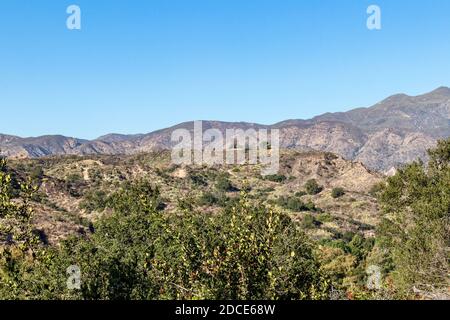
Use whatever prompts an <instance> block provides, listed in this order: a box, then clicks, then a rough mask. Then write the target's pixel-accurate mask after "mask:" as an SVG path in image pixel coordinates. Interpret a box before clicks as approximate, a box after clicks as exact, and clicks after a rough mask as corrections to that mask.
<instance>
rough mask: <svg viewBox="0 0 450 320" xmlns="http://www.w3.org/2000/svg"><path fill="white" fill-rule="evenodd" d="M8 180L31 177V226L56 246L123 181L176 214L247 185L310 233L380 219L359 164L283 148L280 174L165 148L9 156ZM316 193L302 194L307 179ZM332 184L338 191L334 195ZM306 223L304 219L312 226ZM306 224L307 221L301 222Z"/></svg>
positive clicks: (212, 208) (369, 226) (367, 229)
mask: <svg viewBox="0 0 450 320" xmlns="http://www.w3.org/2000/svg"><path fill="white" fill-rule="evenodd" d="M9 164H10V166H11V168H12V170H13V171H14V177H16V178H17V179H20V180H24V179H25V177H32V179H33V181H34V183H36V184H38V185H39V186H40V187H39V192H38V194H37V195H36V197H35V199H34V202H33V206H34V208H35V211H36V221H35V224H36V227H37V228H38V229H39V230H41V231H42V234H45V238H46V241H48V242H50V243H54V244H55V243H58V242H59V241H60V240H61V239H63V238H65V237H67V236H68V235H70V234H77V233H83V232H89V225H90V223H92V222H95V221H96V220H97V219H98V218H100V217H102V216H103V215H105V214H108V212H109V210H108V208H106V206H107V202H108V201H109V200H108V199H109V198H110V196H111V195H112V194H114V192H116V191H117V190H119V189H120V188H122V187H124V188H126V187H127V186H128V185H127V183H137V182H139V181H142V180H145V181H151V182H152V184H154V185H155V186H158V187H159V188H160V191H161V195H162V196H163V197H162V201H163V207H164V211H165V212H167V213H173V214H177V213H179V210H180V206H182V204H183V203H184V202H189V203H191V205H192V206H193V207H194V208H195V209H196V210H198V211H200V212H217V211H218V210H221V209H222V208H223V207H224V206H226V205H228V204H230V203H233V199H236V198H238V197H239V195H240V191H242V190H247V192H248V196H249V198H250V199H252V201H255V202H256V203H266V204H270V205H272V206H274V207H277V208H278V209H280V210H282V211H285V212H287V213H289V214H290V215H291V216H292V217H293V218H294V219H295V220H297V221H298V222H300V223H303V221H304V219H310V220H311V221H312V222H314V223H313V225H308V226H307V227H306V229H307V230H308V233H309V234H310V235H311V236H313V237H314V238H320V239H321V238H333V237H339V236H340V235H342V234H344V233H345V232H354V233H360V234H363V235H365V236H369V237H370V236H371V234H373V232H374V228H375V226H376V224H377V222H378V219H379V214H378V209H377V203H376V200H375V198H374V197H372V196H371V192H370V191H371V189H372V188H373V187H374V186H376V185H377V183H379V182H380V181H382V176H381V175H379V174H377V173H375V172H372V171H370V170H367V169H366V168H365V167H364V166H363V165H362V164H360V163H356V162H350V161H348V160H344V159H343V158H342V157H339V156H335V155H333V154H331V153H324V152H299V151H294V150H286V151H283V152H282V153H281V159H280V172H279V174H278V175H275V176H269V177H262V176H261V175H260V169H261V168H259V167H258V166H257V165H256V166H255V165H241V166H211V167H204V166H177V165H173V164H172V163H171V161H170V152H168V151H161V152H152V153H143V154H138V155H128V156H108V155H93V156H83V157H81V156H63V157H48V158H37V159H25V160H11V161H9ZM312 179H313V180H314V181H316V182H317V184H318V186H319V188H318V190H317V192H314V193H308V192H307V190H306V189H305V185H306V183H307V182H308V181H309V180H312ZM335 188H342V191H343V192H344V193H343V194H341V195H339V197H338V198H336V197H333V196H332V191H333V189H335ZM311 221H310V223H311ZM305 223H306V222H305Z"/></svg>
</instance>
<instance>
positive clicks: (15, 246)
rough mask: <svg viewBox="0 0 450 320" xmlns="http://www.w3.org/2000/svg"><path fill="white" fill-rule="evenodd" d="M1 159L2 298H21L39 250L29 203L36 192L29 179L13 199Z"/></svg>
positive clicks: (0, 285)
mask: <svg viewBox="0 0 450 320" xmlns="http://www.w3.org/2000/svg"><path fill="white" fill-rule="evenodd" d="M6 165H7V163H6V160H5V159H0V239H2V242H0V298H19V297H21V295H22V292H23V291H26V290H27V287H28V282H27V277H28V276H29V275H30V271H29V270H28V266H29V261H33V259H35V257H36V256H37V255H38V254H39V236H38V234H37V233H36V232H35V230H34V229H33V226H32V223H31V222H32V218H33V210H32V209H31V207H30V205H29V203H30V201H31V199H32V197H33V194H34V193H35V192H36V188H35V187H33V186H31V183H30V181H28V183H23V184H21V185H20V196H21V198H20V200H18V201H13V200H12V195H13V194H12V179H11V175H10V174H7V173H6V172H7V167H6Z"/></svg>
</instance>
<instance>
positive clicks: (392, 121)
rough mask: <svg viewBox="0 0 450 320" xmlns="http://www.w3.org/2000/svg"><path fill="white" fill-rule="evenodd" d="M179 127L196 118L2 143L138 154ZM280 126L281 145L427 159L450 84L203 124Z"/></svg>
mask: <svg viewBox="0 0 450 320" xmlns="http://www.w3.org/2000/svg"><path fill="white" fill-rule="evenodd" d="M177 128H187V129H190V130H192V128H193V123H192V122H186V123H182V124H179V125H177V126H174V127H171V128H167V129H163V130H159V131H155V132H152V133H148V134H141V135H118V134H109V135H106V136H103V137H100V138H98V139H96V140H93V141H87V140H80V139H75V138H68V137H62V136H44V137H39V138H19V137H14V136H8V135H0V149H1V150H2V153H3V154H4V155H6V156H9V157H11V158H25V157H32V158H35V157H42V156H48V155H64V154H75V155H93V154H136V153H140V152H148V151H152V150H158V149H169V148H171V146H172V143H171V141H170V137H171V133H172V132H173V130H175V129H177ZM208 128H217V129H219V130H222V131H225V129H227V128H230V129H231V128H235V129H237V128H241V129H248V128H255V129H258V128H269V129H270V128H277V129H280V138H281V147H282V148H287V149H298V150H302V151H305V150H318V151H326V152H333V153H336V154H339V155H341V156H342V157H344V158H346V159H349V160H356V161H360V162H362V163H364V164H365V165H366V166H367V167H369V168H371V169H375V170H381V171H387V170H389V169H391V168H392V167H397V166H399V165H401V164H404V163H407V162H410V161H413V160H415V159H417V158H422V159H425V151H426V149H428V148H430V147H432V146H433V145H434V144H435V143H436V140H437V139H440V138H445V137H449V136H450V89H449V88H445V87H442V88H439V89H437V90H434V91H432V92H430V93H427V94H424V95H420V96H414V97H413V96H408V95H405V94H398V95H394V96H392V97H389V98H387V99H385V100H383V101H381V102H380V103H377V104H376V105H374V106H372V107H370V108H360V109H355V110H351V111H348V112H342V113H328V114H324V115H321V116H318V117H315V118H313V119H310V120H288V121H284V122H280V123H277V124H274V125H271V126H265V125H259V124H252V123H226V122H218V121H205V122H204V123H203V129H204V130H206V129H208Z"/></svg>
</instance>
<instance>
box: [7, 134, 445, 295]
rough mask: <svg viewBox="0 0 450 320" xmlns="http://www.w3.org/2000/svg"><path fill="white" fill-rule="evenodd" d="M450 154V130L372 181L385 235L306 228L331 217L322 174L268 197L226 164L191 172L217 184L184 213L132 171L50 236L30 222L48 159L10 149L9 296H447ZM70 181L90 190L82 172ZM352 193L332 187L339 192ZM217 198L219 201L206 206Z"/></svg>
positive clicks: (87, 195)
mask: <svg viewBox="0 0 450 320" xmlns="http://www.w3.org/2000/svg"><path fill="white" fill-rule="evenodd" d="M449 163H450V140H447V141H442V142H440V143H439V145H438V146H437V148H436V149H434V150H431V151H430V161H429V163H428V164H424V163H421V162H416V163H412V164H410V165H408V166H405V167H404V168H402V169H400V170H399V172H398V173H397V174H396V175H395V176H394V177H391V178H388V179H387V181H386V183H383V184H378V185H377V186H376V188H374V189H373V195H374V196H377V197H379V203H380V206H381V209H382V213H383V220H382V222H381V223H380V224H379V226H378V229H377V233H376V237H365V236H364V235H363V234H362V233H358V232H350V231H349V232H343V233H339V232H335V233H334V234H333V236H332V237H331V238H328V239H312V238H311V237H310V236H308V235H307V234H306V233H305V232H306V231H307V230H309V229H314V228H317V227H318V226H320V225H322V224H325V223H332V222H333V217H332V216H331V215H329V214H328V213H326V212H323V211H322V210H320V209H319V208H317V207H316V206H315V204H314V203H313V202H310V201H309V200H308V202H305V201H303V200H302V199H301V198H302V197H303V196H307V195H306V194H308V195H311V196H314V195H316V194H318V193H320V192H322V190H323V187H322V186H320V185H319V184H318V182H317V181H315V180H310V181H308V182H307V183H306V185H304V188H305V191H306V192H303V191H302V192H297V193H296V194H295V195H291V196H280V197H278V198H276V199H275V200H272V201H260V199H252V198H251V197H250V196H249V194H248V192H247V188H241V189H242V190H241V191H240V190H239V189H237V188H236V187H235V186H234V185H233V183H232V182H231V181H230V179H229V177H228V176H227V175H223V174H216V173H207V174H199V173H195V174H194V173H193V174H191V175H190V176H189V177H188V179H189V180H190V183H192V185H193V186H194V187H195V188H199V189H205V187H206V186H208V185H211V188H210V189H208V190H206V189H205V191H203V192H202V193H201V196H200V197H196V196H193V195H192V194H187V195H183V196H181V195H180V197H179V199H178V203H177V205H176V213H173V212H171V213H170V214H169V213H168V212H166V210H165V207H166V204H165V201H164V199H163V197H162V196H161V192H160V189H159V188H158V187H157V185H156V184H155V183H151V182H149V181H148V180H146V179H141V180H135V181H134V182H130V181H124V182H122V183H120V184H119V185H118V186H117V187H116V188H114V189H113V190H112V191H111V192H105V191H104V190H96V189H93V190H87V191H85V192H84V193H83V198H82V201H81V203H80V207H82V208H83V209H84V210H85V211H86V212H88V213H89V212H93V211H97V212H104V213H103V215H102V216H101V218H100V219H98V220H96V221H94V222H93V223H89V224H88V228H87V229H86V231H85V232H83V233H80V234H78V235H73V236H71V237H69V238H67V239H65V240H63V241H61V242H60V243H59V244H58V245H53V246H51V245H48V244H46V242H45V241H44V238H45V235H43V234H42V232H40V231H39V230H36V229H35V227H34V226H33V223H32V222H33V209H32V206H31V202H32V201H34V200H33V199H35V194H36V193H37V185H38V184H39V183H41V182H42V180H43V179H44V173H43V171H42V169H41V168H40V167H33V168H31V169H30V172H31V173H32V174H31V175H30V179H26V177H16V176H15V173H14V172H13V171H11V170H10V169H9V168H8V166H7V163H6V161H5V160H1V162H0V237H1V238H0V298H1V299H18V298H20V299H330V298H336V299H347V298H351V299H375V298H376V299H378V298H418V297H426V298H436V297H442V296H443V295H445V294H446V291H445V290H446V289H447V290H448V287H449V279H448V273H449V269H448V267H449V234H450V230H449V209H450V187H449V186H450V165H449ZM96 176H98V177H100V176H101V175H99V174H97V175H96ZM267 179H268V180H269V181H271V182H275V183H281V182H283V181H284V180H285V179H284V178H282V177H281V176H273V177H269V178H267ZM210 180H212V181H213V182H210ZM64 184H65V186H67V188H68V190H69V192H75V193H76V196H77V197H78V196H80V193H79V192H77V191H79V188H77V186H80V185H83V181H82V180H81V179H80V177H79V176H75V175H72V176H68V177H67V178H66V180H65V181H64ZM344 194H345V191H344V189H342V188H335V190H332V198H339V197H342V196H343V195H344ZM210 205H214V206H217V207H218V210H216V211H213V212H207V213H205V212H204V211H202V206H210ZM106 209H107V210H106ZM290 212H300V214H301V215H302V219H301V220H300V221H295V220H294V219H292V218H291V216H290V215H289V213H290ZM70 266H77V267H79V269H80V271H81V274H80V281H81V282H80V284H81V287H80V289H75V290H70V289H68V287H67V281H68V279H69V276H70V275H69V274H67V269H68V267H70ZM371 266H379V267H380V270H381V283H380V284H379V285H380V286H379V287H378V288H376V289H368V288H367V287H366V283H367V280H368V274H367V270H368V268H369V267H371ZM72 276H73V275H72Z"/></svg>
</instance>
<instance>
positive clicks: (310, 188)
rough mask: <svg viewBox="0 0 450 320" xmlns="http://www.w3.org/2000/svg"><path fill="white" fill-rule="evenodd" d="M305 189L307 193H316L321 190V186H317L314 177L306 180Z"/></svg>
mask: <svg viewBox="0 0 450 320" xmlns="http://www.w3.org/2000/svg"><path fill="white" fill-rule="evenodd" d="M305 189H306V192H307V193H308V194H309V195H316V194H319V193H321V192H322V190H323V187H321V186H319V184H318V183H317V181H316V180H315V179H311V180H308V181H307V182H306V184H305Z"/></svg>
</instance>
